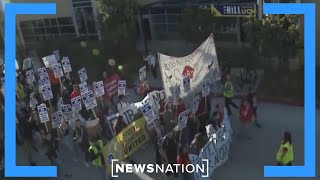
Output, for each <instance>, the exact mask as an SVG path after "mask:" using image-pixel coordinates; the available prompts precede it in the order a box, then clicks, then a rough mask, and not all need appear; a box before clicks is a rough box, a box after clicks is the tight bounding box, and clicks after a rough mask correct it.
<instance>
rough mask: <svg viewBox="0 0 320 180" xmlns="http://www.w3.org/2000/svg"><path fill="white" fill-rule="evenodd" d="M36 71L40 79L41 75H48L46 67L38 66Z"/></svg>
mask: <svg viewBox="0 0 320 180" xmlns="http://www.w3.org/2000/svg"><path fill="white" fill-rule="evenodd" d="M37 71H38V74H39V77H40V79H41V77H43V76H49V75H48V72H47V69H46V68H45V67H42V68H39V69H38V70H37Z"/></svg>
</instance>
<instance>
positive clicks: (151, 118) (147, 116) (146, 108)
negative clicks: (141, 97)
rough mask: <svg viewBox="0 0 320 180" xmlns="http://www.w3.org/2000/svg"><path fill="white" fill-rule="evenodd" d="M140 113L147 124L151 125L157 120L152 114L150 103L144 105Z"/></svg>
mask: <svg viewBox="0 0 320 180" xmlns="http://www.w3.org/2000/svg"><path fill="white" fill-rule="evenodd" d="M141 112H142V114H143V115H144V117H145V119H146V121H147V124H151V123H152V122H153V121H154V120H156V119H157V117H156V115H155V114H154V112H153V109H152V107H151V105H150V103H148V104H145V105H144V106H142V108H141Z"/></svg>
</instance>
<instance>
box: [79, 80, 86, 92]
mask: <svg viewBox="0 0 320 180" xmlns="http://www.w3.org/2000/svg"><path fill="white" fill-rule="evenodd" d="M79 88H80V93H81V95H82V94H84V93H85V92H87V91H88V84H87V82H86V81H84V82H82V83H80V84H79Z"/></svg>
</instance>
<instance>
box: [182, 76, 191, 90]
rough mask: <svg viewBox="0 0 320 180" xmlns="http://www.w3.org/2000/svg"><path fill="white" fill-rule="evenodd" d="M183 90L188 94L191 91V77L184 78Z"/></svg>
mask: <svg viewBox="0 0 320 180" xmlns="http://www.w3.org/2000/svg"><path fill="white" fill-rule="evenodd" d="M182 84H183V90H184V92H188V91H190V77H189V76H185V77H183V82H182Z"/></svg>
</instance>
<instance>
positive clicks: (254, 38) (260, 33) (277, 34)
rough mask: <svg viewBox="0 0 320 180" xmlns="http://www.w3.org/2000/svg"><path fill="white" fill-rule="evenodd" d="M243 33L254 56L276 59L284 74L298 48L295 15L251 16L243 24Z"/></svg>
mask: <svg viewBox="0 0 320 180" xmlns="http://www.w3.org/2000/svg"><path fill="white" fill-rule="evenodd" d="M245 33H246V38H247V40H248V41H249V43H250V45H251V48H252V50H253V52H255V53H254V54H255V56H264V57H277V58H278V59H279V61H280V66H279V67H280V68H281V70H282V71H284V72H286V71H287V70H288V64H289V58H290V57H293V56H295V55H296V52H297V49H298V48H299V47H300V45H299V43H300V33H299V29H298V16H297V15H266V16H264V17H263V18H262V19H257V18H256V16H255V14H253V15H252V16H251V17H250V18H249V20H248V22H247V23H246V24H245Z"/></svg>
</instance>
